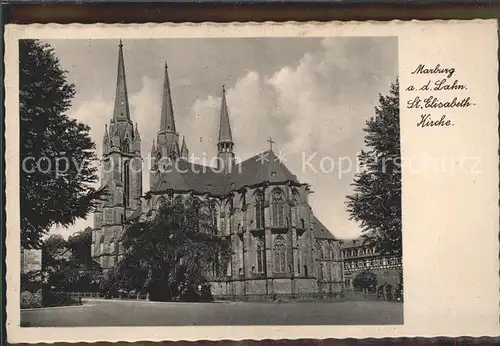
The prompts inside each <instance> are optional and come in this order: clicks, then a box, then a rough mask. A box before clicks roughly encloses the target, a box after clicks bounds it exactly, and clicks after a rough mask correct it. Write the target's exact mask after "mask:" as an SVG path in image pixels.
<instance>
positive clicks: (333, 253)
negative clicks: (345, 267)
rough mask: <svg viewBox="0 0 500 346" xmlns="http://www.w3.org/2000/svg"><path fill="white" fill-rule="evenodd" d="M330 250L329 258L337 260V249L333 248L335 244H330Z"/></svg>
mask: <svg viewBox="0 0 500 346" xmlns="http://www.w3.org/2000/svg"><path fill="white" fill-rule="evenodd" d="M328 252H329V259H331V260H335V259H336V258H335V251H334V248H333V244H328Z"/></svg>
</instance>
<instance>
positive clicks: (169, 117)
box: [160, 62, 176, 133]
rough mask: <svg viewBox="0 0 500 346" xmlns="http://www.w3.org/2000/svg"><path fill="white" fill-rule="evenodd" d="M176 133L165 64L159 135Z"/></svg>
mask: <svg viewBox="0 0 500 346" xmlns="http://www.w3.org/2000/svg"><path fill="white" fill-rule="evenodd" d="M162 132H173V133H176V129H175V119H174V107H173V105H172V94H171V92H170V80H169V78H168V66H167V63H166V62H165V79H164V81H163V99H162V105H161V123H160V133H162Z"/></svg>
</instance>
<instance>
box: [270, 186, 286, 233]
mask: <svg viewBox="0 0 500 346" xmlns="http://www.w3.org/2000/svg"><path fill="white" fill-rule="evenodd" d="M271 210H272V217H273V224H274V225H275V226H284V225H285V199H284V197H283V192H282V191H281V190H280V189H275V190H274V191H273V196H272V207H271Z"/></svg>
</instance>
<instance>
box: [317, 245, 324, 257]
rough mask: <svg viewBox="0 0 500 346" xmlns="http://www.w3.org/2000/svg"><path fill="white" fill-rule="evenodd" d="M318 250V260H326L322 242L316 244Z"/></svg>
mask: <svg viewBox="0 0 500 346" xmlns="http://www.w3.org/2000/svg"><path fill="white" fill-rule="evenodd" d="M316 249H317V250H318V258H319V259H323V258H325V251H324V249H323V244H321V242H320V241H318V242H316Z"/></svg>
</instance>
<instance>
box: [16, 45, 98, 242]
mask: <svg viewBox="0 0 500 346" xmlns="http://www.w3.org/2000/svg"><path fill="white" fill-rule="evenodd" d="M19 78H20V85H19V113H20V114H19V115H20V119H21V120H20V131H21V133H20V142H21V143H20V159H21V160H20V161H21V167H20V171H21V184H20V189H21V191H20V196H21V245H22V247H23V248H27V249H30V248H40V246H41V244H42V241H41V239H42V236H43V235H44V234H45V233H46V232H47V231H48V230H49V229H50V228H51V227H52V226H53V225H61V226H67V225H70V224H72V223H73V222H74V221H75V219H76V218H84V217H86V216H87V214H88V213H89V212H90V211H91V209H92V207H93V206H94V203H95V201H96V200H97V199H99V197H100V195H101V194H102V193H103V191H100V190H99V191H96V190H95V189H94V188H92V187H91V186H92V184H93V183H95V182H96V181H97V175H96V169H97V168H96V167H94V166H92V165H91V163H92V161H94V160H95V159H96V156H95V152H94V149H95V145H94V143H93V141H92V139H91V138H90V135H89V127H88V126H87V125H85V124H83V123H80V122H78V121H76V120H74V119H71V118H69V117H68V116H67V114H66V113H67V111H68V110H69V108H70V105H71V100H72V99H73V96H74V95H75V86H74V84H71V83H68V81H67V77H66V71H64V70H62V69H61V67H60V65H59V60H58V58H57V57H56V55H55V54H54V50H53V48H52V47H51V46H50V45H48V44H46V43H42V42H40V41H38V40H21V41H19Z"/></svg>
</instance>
